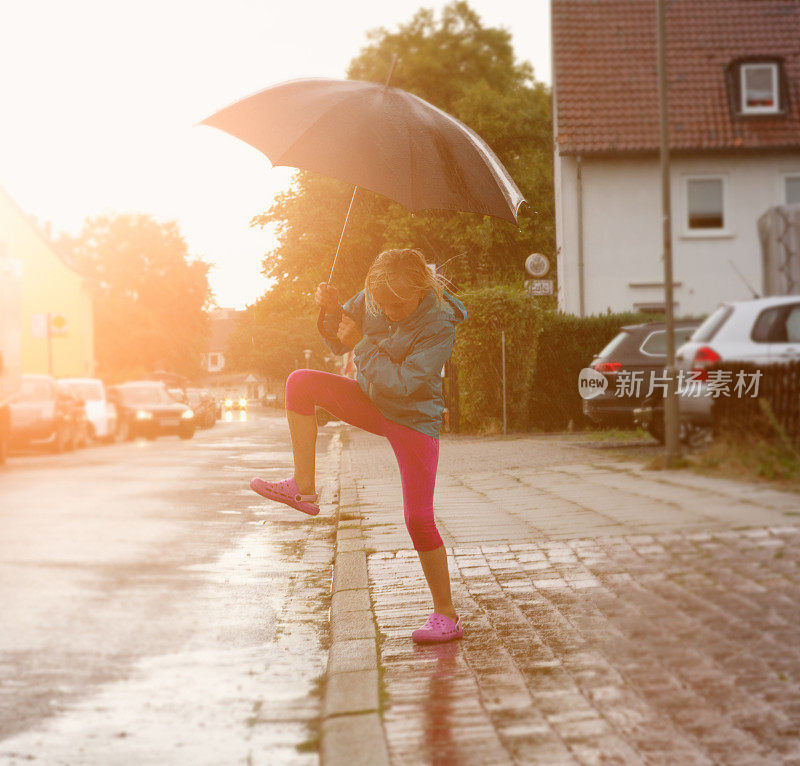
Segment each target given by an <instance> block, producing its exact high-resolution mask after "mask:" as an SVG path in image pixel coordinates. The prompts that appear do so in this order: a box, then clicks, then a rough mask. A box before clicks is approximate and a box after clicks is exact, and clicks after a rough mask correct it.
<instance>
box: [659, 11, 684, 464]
mask: <svg viewBox="0 0 800 766" xmlns="http://www.w3.org/2000/svg"><path fill="white" fill-rule="evenodd" d="M665 2H666V0H656V7H657V10H658V106H659V121H660V128H661V206H662V216H663V234H664V300H665V303H666V306H665V309H666V324H667V367H666V375H667V395H666V398H665V400H664V446H665V448H666V453H665V459H666V464H667V467H668V468H674V467H675V465H676V464H677V462H678V459H679V458H680V442H679V439H678V398H677V393H676V385H675V384H676V380H675V377H676V370H675V320H674V317H673V297H672V205H671V199H670V157H669V130H668V127H669V113H668V104H667V39H666V10H665Z"/></svg>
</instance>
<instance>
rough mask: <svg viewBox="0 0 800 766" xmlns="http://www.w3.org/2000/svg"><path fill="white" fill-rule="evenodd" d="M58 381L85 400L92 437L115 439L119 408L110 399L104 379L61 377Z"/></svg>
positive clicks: (74, 394)
mask: <svg viewBox="0 0 800 766" xmlns="http://www.w3.org/2000/svg"><path fill="white" fill-rule="evenodd" d="M58 382H59V384H60V385H63V386H64V387H66V389H67V390H68V391H69V392H70V393H71V394H72V395H73V396H75V397H77V398H78V399H82V400H83V401H84V402H85V407H86V419H87V420H88V421H89V428H90V430H91V436H92V439H104V440H109V441H110V440H111V439H113V438H114V437H115V435H116V433H117V408H116V406H115V405H114V403H113V402H110V401H109V400H108V397H107V396H106V387H105V386H104V385H103V381H102V380H99V379H98V378H61V379H59V381H58Z"/></svg>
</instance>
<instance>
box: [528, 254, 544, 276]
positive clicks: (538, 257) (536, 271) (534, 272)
mask: <svg viewBox="0 0 800 766" xmlns="http://www.w3.org/2000/svg"><path fill="white" fill-rule="evenodd" d="M525 270H526V271H527V272H528V274H530V275H531V276H532V277H543V276H544V275H545V274H547V272H548V271H550V262H549V261H548V260H547V258H545V257H544V256H543V255H542V254H541V253H532V254H531V255H529V256H528V257H527V258H526V259H525Z"/></svg>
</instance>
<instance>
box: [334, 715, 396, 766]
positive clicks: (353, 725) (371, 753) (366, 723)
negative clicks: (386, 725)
mask: <svg viewBox="0 0 800 766" xmlns="http://www.w3.org/2000/svg"><path fill="white" fill-rule="evenodd" d="M322 743H323V744H322V753H321V761H322V764H323V765H324V766H388V764H389V753H388V751H387V750H386V745H385V743H384V738H383V731H382V727H381V719H380V716H379V715H378V714H377V713H362V714H360V715H348V716H338V717H336V718H329V719H328V720H327V721H325V723H324V724H323V740H322Z"/></svg>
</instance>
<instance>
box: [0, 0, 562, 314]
mask: <svg viewBox="0 0 800 766" xmlns="http://www.w3.org/2000/svg"><path fill="white" fill-rule="evenodd" d="M443 5H445V3H444V2H441V1H440V0H430V1H429V2H424V0H392V1H391V2H381V1H380V0H378V2H376V0H335V2H332V1H331V0H305V1H304V0H299V1H298V0H294V1H293V0H261V1H260V2H259V1H257V0H225V2H222V1H221V0H220V1H218V2H211V1H210V0H137V2H135V3H133V2H124V3H123V2H109V0H72V1H71V2H63V0H49V1H48V2H44V1H43V0H25V2H16V3H10V2H5V3H3V4H2V8H0V72H2V75H0V186H3V187H5V189H6V191H7V192H8V193H9V194H11V196H12V197H14V199H15V200H16V201H17V202H18V203H19V205H20V206H22V208H23V209H24V210H26V211H27V212H29V213H32V214H34V215H35V216H36V217H37V218H39V219H40V220H42V221H50V222H51V223H52V226H53V229H54V231H55V232H58V231H68V232H71V233H76V232H78V231H79V230H80V228H81V225H82V223H83V221H84V219H85V218H87V217H89V216H94V215H98V214H100V213H105V212H126V211H141V212H146V213H150V214H152V215H153V216H155V217H156V218H157V219H159V220H162V221H166V220H177V221H178V223H179V225H180V228H181V232H182V233H183V235H184V237H185V238H186V240H187V242H188V243H189V249H190V252H191V254H192V255H193V256H198V257H201V258H203V259H204V260H206V261H209V262H210V263H212V264H214V268H213V270H212V272H211V284H212V288H213V290H214V293H215V296H216V301H217V303H218V305H221V306H228V307H237V308H243V307H244V306H245V305H246V304H248V303H252V302H253V301H254V300H255V299H256V298H258V296H259V295H261V294H262V293H263V291H264V289H265V287H266V280H265V279H264V277H263V276H262V275H261V273H260V272H261V260H262V258H263V256H264V253H266V252H268V251H269V250H270V249H271V248H272V247H273V245H274V239H273V236H272V234H271V232H269V231H266V230H264V231H262V230H261V229H258V228H255V229H253V228H250V226H249V221H250V219H251V218H252V216H253V215H255V214H256V213H259V212H261V211H263V210H265V209H266V208H268V207H269V205H270V202H271V200H272V198H273V197H274V195H275V194H276V193H278V192H280V191H281V190H283V189H285V188H287V186H288V184H289V181H290V179H291V176H292V171H291V170H289V169H287V168H270V165H269V162H268V161H267V160H266V158H265V157H264V156H263V155H261V154H260V153H259V152H257V151H256V150H254V149H252V148H250V147H249V146H247V145H246V144H244V143H242V142H241V141H238V140H236V139H234V138H232V137H230V136H228V135H226V134H224V133H221V132H219V131H216V130H214V129H212V128H207V127H197V126H195V123H197V122H198V121H199V120H201V119H203V118H204V117H207V116H208V115H209V114H211V113H212V112H215V111H216V110H217V109H219V108H221V107H223V106H226V105H227V104H229V103H231V102H233V101H236V100H238V99H239V98H241V97H243V96H246V95H248V94H250V93H252V92H254V91H257V90H261V89H262V88H264V87H266V86H268V85H272V84H274V83H278V82H282V81H284V80H291V79H295V78H298V77H344V76H345V70H346V68H347V65H348V63H349V62H350V60H351V59H352V58H353V57H354V56H356V55H357V54H358V52H359V51H360V49H361V48H362V47H363V46H364V45H365V44H366V32H367V31H368V30H370V29H373V28H375V27H387V28H390V29H394V28H396V27H397V26H398V25H399V24H400V23H403V22H405V21H407V20H408V19H410V18H411V16H412V15H413V14H414V12H415V11H416V10H417V9H418V8H420V7H422V6H424V7H432V8H436V9H439V8H441V7H442V6H443ZM470 5H471V6H472V8H473V9H475V10H476V11H477V12H478V13H479V14H480V16H481V18H482V20H483V22H484V24H485V25H489V26H502V27H505V28H506V29H508V30H509V31H511V33H512V35H513V42H514V49H515V51H516V54H517V57H518V58H519V59H522V60H527V61H530V62H531V63H532V64H533V66H534V70H535V73H536V77H537V79H539V80H541V81H544V82H547V83H549V82H550V20H549V6H550V2H549V0H470ZM332 256H333V254H331V257H332Z"/></svg>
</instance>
